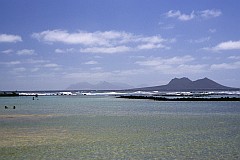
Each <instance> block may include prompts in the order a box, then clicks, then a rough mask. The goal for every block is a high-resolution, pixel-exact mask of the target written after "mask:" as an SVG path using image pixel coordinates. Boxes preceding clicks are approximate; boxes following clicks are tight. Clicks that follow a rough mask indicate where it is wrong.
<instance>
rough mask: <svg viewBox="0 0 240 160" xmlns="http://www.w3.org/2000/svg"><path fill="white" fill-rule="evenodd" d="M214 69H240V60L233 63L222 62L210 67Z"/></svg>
mask: <svg viewBox="0 0 240 160" xmlns="http://www.w3.org/2000/svg"><path fill="white" fill-rule="evenodd" d="M210 68H211V69H212V70H222V69H240V61H237V62H232V63H220V64H213V65H211V67H210Z"/></svg>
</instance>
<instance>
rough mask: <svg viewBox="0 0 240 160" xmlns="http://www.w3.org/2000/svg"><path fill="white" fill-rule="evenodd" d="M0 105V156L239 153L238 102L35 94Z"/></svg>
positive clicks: (4, 100) (5, 99)
mask: <svg viewBox="0 0 240 160" xmlns="http://www.w3.org/2000/svg"><path fill="white" fill-rule="evenodd" d="M5 105H6V106H8V107H9V109H4V106H5ZM12 106H16V109H12ZM0 107H1V108H0V159H1V160H2V159H6V160H11V159H56V160H57V159H239V158H240V153H239V150H240V102H157V101H151V100H129V99H118V98H115V97H111V96H40V97H38V100H37V99H35V100H32V97H1V98H0Z"/></svg>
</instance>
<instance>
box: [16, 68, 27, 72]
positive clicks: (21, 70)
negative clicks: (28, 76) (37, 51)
mask: <svg viewBox="0 0 240 160" xmlns="http://www.w3.org/2000/svg"><path fill="white" fill-rule="evenodd" d="M13 71H14V72H24V71H26V68H24V67H19V68H14V69H13Z"/></svg>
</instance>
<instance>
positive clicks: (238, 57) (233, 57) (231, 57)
mask: <svg viewBox="0 0 240 160" xmlns="http://www.w3.org/2000/svg"><path fill="white" fill-rule="evenodd" d="M228 59H235V60H238V59H240V56H229V57H228Z"/></svg>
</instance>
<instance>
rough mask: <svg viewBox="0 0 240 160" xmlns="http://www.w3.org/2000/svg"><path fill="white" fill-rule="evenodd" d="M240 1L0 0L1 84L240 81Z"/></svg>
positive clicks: (58, 86)
mask: <svg viewBox="0 0 240 160" xmlns="http://www.w3.org/2000/svg"><path fill="white" fill-rule="evenodd" d="M239 8H240V2H239V1H238V0H231V1H226V0H211V1H209V0H201V1H200V0H196V1H192V0H182V1H179V0H172V1H171V2H170V1H164V0H101V1H100V0H99V1H96V0H66V1H63V0H62V1H58V0H35V1H32V0H24V1H20V0H0V21H1V25H0V75H1V76H0V81H1V83H0V90H46V89H65V88H67V87H68V86H69V85H70V84H74V83H78V82H90V83H97V82H100V81H108V82H122V83H127V84H130V85H133V86H139V85H146V86H151V85H162V84H166V83H168V82H169V80H171V79H172V78H174V77H189V78H190V79H192V80H196V79H199V78H204V77H208V78H210V79H213V80H215V81H217V82H219V83H221V84H224V85H227V86H232V87H240V83H239V79H240V72H239V71H240V30H239V28H240V21H239V17H240V12H239Z"/></svg>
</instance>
